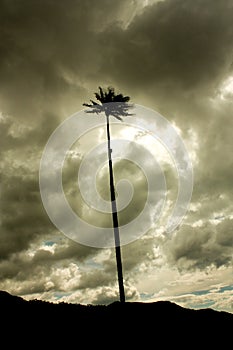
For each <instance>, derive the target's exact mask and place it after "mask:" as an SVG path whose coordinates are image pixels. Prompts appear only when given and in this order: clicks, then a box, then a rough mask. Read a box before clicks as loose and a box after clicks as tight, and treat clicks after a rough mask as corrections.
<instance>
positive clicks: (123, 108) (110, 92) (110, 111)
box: [83, 86, 131, 120]
mask: <svg viewBox="0 0 233 350" xmlns="http://www.w3.org/2000/svg"><path fill="white" fill-rule="evenodd" d="M95 97H96V100H97V101H98V102H99V103H98V102H96V101H93V100H90V102H91V104H90V103H83V106H86V107H90V108H91V110H89V111H87V113H97V114H98V113H101V112H104V113H105V114H106V115H107V116H110V115H112V116H113V117H115V118H117V119H119V120H122V118H121V116H128V115H131V114H130V113H128V109H129V107H131V106H130V105H129V104H128V103H127V102H129V100H130V97H129V96H123V95H122V94H116V93H115V90H114V88H112V87H108V88H107V90H104V89H103V88H102V87H100V86H99V92H96V93H95ZM113 102H114V103H113Z"/></svg>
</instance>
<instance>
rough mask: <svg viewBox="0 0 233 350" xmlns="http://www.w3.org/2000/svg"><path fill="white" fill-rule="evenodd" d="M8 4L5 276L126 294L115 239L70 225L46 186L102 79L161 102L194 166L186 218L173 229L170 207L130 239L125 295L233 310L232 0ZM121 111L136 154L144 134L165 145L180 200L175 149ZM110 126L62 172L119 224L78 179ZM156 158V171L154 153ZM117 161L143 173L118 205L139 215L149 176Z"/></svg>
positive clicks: (25, 284) (16, 282)
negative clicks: (75, 237)
mask: <svg viewBox="0 0 233 350" xmlns="http://www.w3.org/2000/svg"><path fill="white" fill-rule="evenodd" d="M0 8H1V11H0V77H1V86H0V156H1V157H0V181H1V183H0V276H1V277H0V288H1V289H6V290H8V291H10V292H13V293H15V294H19V295H24V296H25V297H26V298H41V299H47V300H53V301H55V300H66V301H70V302H83V303H92V302H93V303H108V302H111V301H113V300H116V299H117V298H118V286H117V274H116V262H115V252H114V249H95V248H91V247H86V246H83V245H81V244H79V243H77V242H73V241H72V240H70V239H69V238H68V237H66V236H64V235H63V234H62V233H61V232H59V231H58V230H57V229H56V227H55V226H54V225H53V224H52V222H51V221H50V220H49V218H48V216H47V213H46V211H45V209H44V208H43V204H42V201H41V196H40V188H39V167H40V160H41V156H42V152H43V149H44V147H45V145H46V142H47V140H48V138H49V136H50V135H51V134H52V132H53V131H54V130H55V129H56V127H57V126H58V125H59V124H60V122H62V121H63V120H65V119H66V118H67V117H69V116H70V115H71V114H73V113H75V112H77V111H78V110H81V109H82V108H83V106H82V103H83V102H87V101H89V99H90V98H93V97H94V95H93V93H94V92H95V91H96V90H97V88H98V86H99V85H100V86H109V85H111V86H114V87H115V88H116V90H119V91H122V92H123V93H124V94H125V95H130V96H131V100H132V102H133V103H137V104H143V105H145V106H148V107H149V108H152V109H155V110H157V111H158V112H160V113H161V114H162V115H164V116H165V117H166V118H167V119H168V120H169V121H170V122H171V123H172V124H173V125H174V127H175V128H176V130H177V131H178V133H179V134H180V136H181V137H182V138H183V140H184V142H185V144H186V146H187V149H188V151H189V153H190V156H191V158H192V161H193V167H194V188H193V196H192V202H191V205H190V210H189V211H188V213H187V215H186V217H185V219H184V222H183V225H181V226H180V227H179V228H178V229H177V230H176V232H175V233H174V234H173V235H172V236H170V237H168V236H167V235H166V234H165V232H164V225H165V223H164V221H166V218H167V215H165V218H164V221H163V220H161V221H159V222H158V223H156V225H154V227H155V228H153V229H151V230H149V231H148V232H147V234H145V235H144V236H143V237H141V238H140V239H138V240H137V241H135V242H133V243H131V244H128V245H126V246H124V247H122V257H123V269H124V277H125V288H126V295H127V299H128V300H147V301H148V300H158V299H168V300H174V301H176V302H178V303H180V304H182V305H188V306H190V307H202V306H206V305H207V306H208V305H209V306H211V307H214V308H216V309H223V310H228V311H232V309H231V308H232V298H233V294H232V293H233V292H232V280H231V278H230V276H231V277H232V253H233V251H232V249H233V240H232V219H233V214H232V212H233V205H232V203H233V192H232V165H233V156H232V127H233V119H232V108H233V100H232V97H233V84H232V79H233V70H232V68H233V50H232V42H233V26H232V18H233V5H232V1H231V0H222V1H214V0H196V1H193V0H164V1H156V0H154V1H143V2H142V1H139V0H128V1H122V0H117V1H108V0H98V1H94V0H88V1H81V0H80V1H79V0H68V1H66V2H62V1H59V2H57V1H54V0H46V1H43V2H38V1H36V0H22V1H16V0H0ZM91 117H92V116H90V115H87V118H91ZM123 125H124V124H122V129H119V130H117V131H115V130H113V129H114V128H112V131H113V134H112V135H113V136H114V137H122V138H124V137H126V136H127V137H129V139H130V141H132V144H131V145H132V146H130V147H128V149H127V150H126V153H125V155H127V156H128V157H132V156H135V155H136V154H138V157H139V153H138V150H137V149H136V148H135V147H134V146H133V141H136V142H138V144H141V145H143V144H145V145H146V147H147V150H150V149H151V153H152V155H156V154H157V153H158V158H157V157H156V160H157V161H158V162H159V163H160V164H161V167H162V170H163V171H164V174H165V177H166V180H167V184H168V192H167V195H168V196H167V197H168V207H169V209H170V208H171V206H172V205H173V204H174V203H172V202H173V201H174V199H175V196H176V194H177V190H178V186H177V178H176V176H175V175H174V167H173V168H171V166H170V163H169V162H168V161H167V158H166V157H165V153H160V152H157V153H156V151H157V149H156V146H155V144H153V143H151V142H150V139H149V138H148V137H149V136H148V135H146V137H145V135H139V134H140V133H138V134H137V133H135V132H134V133H133V132H132V131H130V130H128V129H127V130H126V128H125V129H124V128H123ZM105 139H106V131H105V129H103V128H102V129H100V130H97V131H92V133H90V134H88V135H84V136H83V137H82V138H81V139H80V140H78V141H77V143H76V144H75V145H73V147H72V149H71V150H70V152H69V153H68V154H67V158H66V160H65V163H64V169H63V185H64V190H65V193H66V196H67V200H68V202H69V204H70V205H71V207H72V209H73V210H74V211H75V212H76V213H79V214H81V215H82V217H83V218H85V219H86V220H87V221H89V222H90V223H92V224H93V223H96V222H98V224H99V225H102V226H109V224H110V222H111V221H110V220H111V216H110V215H105V214H101V215H100V213H98V212H97V211H95V210H93V209H90V207H89V206H88V205H87V203H85V201H84V200H83V198H82V196H81V193H80V192H79V190H78V188H77V173H78V170H79V167H80V164H81V162H82V160H83V157H84V156H85V153H86V152H88V151H89V150H90V149H91V148H92V147H93V146H94V145H95V144H98V143H101V142H103V141H105ZM104 152H105V151H104ZM106 160H107V158H106ZM142 161H144V162H145V164H146V161H147V162H148V159H147V158H146V157H145V159H142ZM96 163H97V160H96V159H93V162H92V164H90V168H89V172H88V174H87V175H86V177H85V179H84V180H83V184H86V187H85V186H84V187H85V188H86V192H88V190H89V188H88V183H89V182H90V181H93V182H94V179H92V175H93V174H92V172H93V169H94V166H95V164H96ZM147 165H148V164H147ZM148 169H149V170H150V172H151V174H153V171H154V169H155V167H154V165H153V164H149V166H148ZM114 172H115V176H116V181H118V180H120V179H121V178H122V177H124V178H127V179H129V180H131V181H132V183H133V185H134V190H135V192H134V197H133V200H132V202H131V204H130V205H129V206H128V207H127V208H126V209H125V210H123V211H122V212H121V215H120V220H121V222H122V223H126V222H130V220H131V219H132V218H134V217H136V216H137V215H138V213H140V212H141V211H142V209H143V207H144V203H145V201H146V198H147V196H146V191H147V184H146V179H145V177H144V175H143V173H142V172H141V171H140V169H138V168H137V167H136V166H134V165H132V164H130V162H128V163H127V162H126V161H123V160H121V159H120V160H118V161H117V162H115V164H114ZM154 178H155V180H156V179H157V174H155V176H154ZM106 184H108V172H107V166H104V167H103V168H102V169H101V170H100V171H99V172H98V176H97V189H98V191H99V194H100V196H101V197H102V198H104V199H109V193H108V185H106ZM90 188H91V186H90ZM123 192H124V191H123ZM119 193H120V192H119ZM126 194H127V193H126V192H125V193H124V195H125V196H126ZM155 198H156V197H155ZM166 210H168V209H167V208H166ZM151 218H152V215H151Z"/></svg>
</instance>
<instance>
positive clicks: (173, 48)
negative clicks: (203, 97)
mask: <svg viewBox="0 0 233 350" xmlns="http://www.w3.org/2000/svg"><path fill="white" fill-rule="evenodd" d="M232 11H233V8H232V2H231V1H229V0H226V1H221V2H216V1H215V2H213V1H211V0H205V1H199V0H198V1H192V0H188V1H186V0H185V1H184V0H176V1H164V2H161V3H159V4H154V5H152V6H148V7H146V8H145V10H144V12H143V13H142V14H140V15H138V16H136V17H135V18H134V20H133V21H132V22H131V23H130V25H129V27H128V28H127V30H120V29H119V28H116V27H115V28H114V27H113V28H109V29H108V30H106V32H105V33H104V36H103V37H102V43H103V47H104V46H106V47H107V49H106V51H107V55H105V58H106V59H105V61H104V65H103V67H102V73H103V74H105V73H106V71H107V72H108V74H109V75H111V77H112V76H114V78H115V79H116V81H117V82H118V83H119V85H120V84H123V86H128V87H129V88H130V89H133V90H134V91H135V90H136V91H137V92H139V93H140V91H142V90H143V87H147V89H148V90H147V93H148V94H154V93H155V92H158V94H159V95H161V92H162V93H163V94H164V93H166V98H167V97H168V93H169V98H171V95H172V94H173V93H174V94H176V91H177V90H178V91H183V92H184V93H185V92H187V90H188V91H195V92H198V94H201V93H203V91H205V93H207V94H212V93H213V90H214V89H215V88H216V85H217V84H218V83H219V81H221V80H222V78H223V77H224V76H225V75H226V74H228V73H229V71H230V69H231V68H232V66H231V65H232V46H231V42H232V37H233V30H232V24H231V23H232ZM119 72H120V74H119ZM168 89H169V92H168ZM197 89H198V90H197ZM203 89H204V90H203ZM155 96H156V95H155ZM155 98H156V97H155Z"/></svg>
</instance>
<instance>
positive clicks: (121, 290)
mask: <svg viewBox="0 0 233 350" xmlns="http://www.w3.org/2000/svg"><path fill="white" fill-rule="evenodd" d="M106 119H107V138H108V164H109V181H110V193H111V202H112V222H113V229H114V238H115V253H116V263H117V274H118V284H119V293H120V301H121V302H125V291H124V282H123V272H122V262H121V245H120V234H119V225H118V215H117V205H116V196H115V187H114V176H113V168H112V149H111V138H110V126H109V116H108V115H106Z"/></svg>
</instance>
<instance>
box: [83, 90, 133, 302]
mask: <svg viewBox="0 0 233 350" xmlns="http://www.w3.org/2000/svg"><path fill="white" fill-rule="evenodd" d="M95 97H96V100H97V101H98V102H95V101H93V100H90V102H91V104H90V103H83V106H86V107H89V108H90V110H88V111H87V113H97V114H99V113H101V112H104V113H105V115H106V122H107V125H106V126H107V139H108V164H109V183H110V194H111V203H112V222H113V229H114V239H115V253H116V263H117V273H118V284H119V294H120V301H121V302H125V291H124V281H123V272H122V261H121V246H120V234H119V225H118V215H117V205H116V196H115V186H114V175H113V167H112V154H111V153H112V149H111V136H110V126H109V117H110V116H111V115H112V116H113V117H115V118H117V119H118V120H121V121H122V117H123V116H128V115H131V114H130V113H128V109H129V107H130V105H129V104H128V103H127V102H129V100H130V97H129V96H123V95H122V94H118V95H117V94H116V93H115V90H114V88H112V87H108V88H107V89H106V90H104V89H102V87H99V92H96V93H95ZM113 102H114V103H113Z"/></svg>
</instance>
